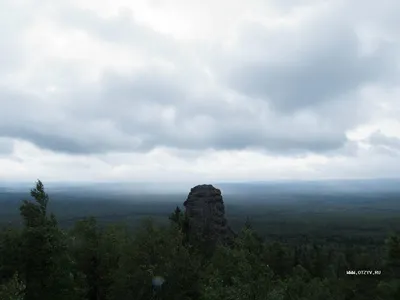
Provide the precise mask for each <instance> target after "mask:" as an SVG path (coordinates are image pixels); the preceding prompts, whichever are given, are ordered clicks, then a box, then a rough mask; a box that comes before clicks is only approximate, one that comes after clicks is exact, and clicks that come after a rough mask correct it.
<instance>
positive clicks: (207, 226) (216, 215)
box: [183, 184, 235, 242]
mask: <svg viewBox="0 0 400 300" xmlns="http://www.w3.org/2000/svg"><path fill="white" fill-rule="evenodd" d="M183 205H184V206H185V209H186V211H185V213H186V216H187V217H188V219H189V226H190V231H191V233H199V234H204V233H205V232H206V233H207V236H208V238H210V239H212V240H213V241H221V242H228V241H230V240H231V239H232V238H233V237H234V235H235V233H234V232H233V231H232V230H231V229H230V227H229V226H228V222H227V220H226V217H225V207H224V201H223V199H222V195H221V191H220V190H219V189H217V188H215V187H213V186H212V185H207V184H204V185H198V186H195V187H194V188H192V189H191V190H190V193H189V195H188V197H187V200H186V201H185V202H184V204H183Z"/></svg>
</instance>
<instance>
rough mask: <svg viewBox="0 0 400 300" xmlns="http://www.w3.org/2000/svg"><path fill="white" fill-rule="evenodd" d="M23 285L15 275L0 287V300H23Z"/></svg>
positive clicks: (16, 274)
mask: <svg viewBox="0 0 400 300" xmlns="http://www.w3.org/2000/svg"><path fill="white" fill-rule="evenodd" d="M24 290H25V284H24V283H23V282H22V280H21V279H20V278H19V276H18V273H15V274H14V275H13V276H12V277H11V278H10V279H9V280H8V281H7V282H6V283H4V284H2V285H0V299H1V300H23V299H24V296H25V295H24Z"/></svg>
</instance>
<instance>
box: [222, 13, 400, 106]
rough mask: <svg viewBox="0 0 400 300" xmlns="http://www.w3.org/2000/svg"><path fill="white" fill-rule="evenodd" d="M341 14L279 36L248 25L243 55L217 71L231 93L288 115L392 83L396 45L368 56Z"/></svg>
mask: <svg viewBox="0 0 400 300" xmlns="http://www.w3.org/2000/svg"><path fill="white" fill-rule="evenodd" d="M341 13H342V14H343V13H345V12H343V10H340V11H339V12H335V11H333V12H332V13H331V14H329V15H328V16H327V19H324V20H321V19H320V18H317V21H318V22H315V21H310V22H309V24H306V25H308V26H304V28H303V27H301V28H300V29H297V28H296V29H293V28H291V29H290V30H283V31H282V32H279V34H277V33H276V32H275V31H273V32H270V31H269V30H268V29H267V28H265V27H264V26H262V25H260V24H251V25H249V26H247V27H246V28H245V29H244V30H243V33H242V35H241V36H240V39H239V41H238V42H237V45H238V48H239V49H240V50H239V52H240V57H244V55H245V53H248V57H247V58H244V59H237V57H236V56H234V57H232V58H230V59H229V58H228V60H227V61H226V62H225V64H226V66H225V70H224V69H223V68H220V69H218V70H216V72H219V73H221V76H222V80H223V81H224V82H226V83H227V84H228V85H229V86H230V87H231V88H232V89H235V90H237V91H239V92H240V93H243V94H246V95H249V96H252V97H257V98H261V99H264V100H265V101H267V102H268V103H269V104H270V105H271V107H273V109H276V110H277V111H280V112H282V113H289V114H290V113H293V112H295V111H297V110H302V109H316V108H318V106H320V105H321V104H324V103H325V102H329V101H337V100H338V99H340V98H342V97H343V96H345V95H348V94H349V93H352V92H354V91H356V90H357V89H359V88H361V87H363V86H366V85H368V84H382V83H385V84H386V83H391V84H393V83H394V82H393V78H396V74H397V75H398V74H399V73H398V65H397V61H398V55H397V53H398V50H399V45H398V44H397V43H395V42H388V41H382V42H380V43H379V45H377V47H376V49H374V51H372V52H371V53H362V52H361V50H360V49H361V48H362V46H363V45H362V42H361V41H360V38H359V36H358V35H357V32H356V29H357V28H356V27H355V24H354V20H348V18H346V17H344V18H343V17H341V16H342V14H341ZM352 21H353V22H352ZM396 42H397V41H396ZM228 57H229V56H228ZM354 100H357V99H353V101H354Z"/></svg>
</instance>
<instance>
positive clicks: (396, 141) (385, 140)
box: [368, 131, 400, 156]
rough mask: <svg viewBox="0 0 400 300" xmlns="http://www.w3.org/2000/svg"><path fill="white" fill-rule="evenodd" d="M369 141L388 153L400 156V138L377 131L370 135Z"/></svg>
mask: <svg viewBox="0 0 400 300" xmlns="http://www.w3.org/2000/svg"><path fill="white" fill-rule="evenodd" d="M368 142H369V143H370V144H371V145H372V146H374V147H377V148H378V149H379V150H381V151H384V152H385V153H387V154H390V155H393V156H400V138H397V137H393V136H387V135H385V134H383V133H382V132H380V131H376V132H374V133H373V134H371V135H370V136H369V138H368Z"/></svg>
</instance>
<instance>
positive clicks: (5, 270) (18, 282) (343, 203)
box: [0, 181, 400, 300]
mask: <svg viewBox="0 0 400 300" xmlns="http://www.w3.org/2000/svg"><path fill="white" fill-rule="evenodd" d="M268 197H269V198H268ZM184 200H185V195H183V194H176V195H174V194H169V195H162V194H159V195H151V194H146V195H136V196H134V197H133V196H131V195H124V194H122V193H119V194H118V193H115V194H113V195H110V194H105V193H100V192H99V193H85V192H84V191H81V192H78V191H74V190H71V191H63V192H60V191H54V193H51V195H50V196H49V195H48V194H47V192H46V190H45V188H44V186H43V184H42V183H41V182H40V181H38V182H37V183H36V186H35V187H34V188H33V189H32V190H31V192H30V194H29V192H28V191H27V192H26V193H21V192H15V191H13V192H10V191H6V190H0V224H1V227H2V230H1V233H0V299H1V300H3V299H4V300H17V299H25V300H58V299H60V300H64V299H65V300H74V299H77V300H78V299H79V300H84V299H87V300H114V299H115V300H125V299H126V300H128V299H129V300H131V299H135V300H141V299H146V300H147V299H165V300H167V299H171V300H172V299H174V300H195V299H201V300H225V299H226V300H234V299H235V300H250V299H252V300H253V299H254V300H317V299H318V300H319V299H323V300H341V299H343V300H344V299H349V300H350V299H351V300H372V299H373V300H375V299H377V300H379V299H380V300H399V299H400V236H399V233H400V201H399V200H400V193H398V192H387V193H385V192H382V191H380V192H379V193H374V194H371V193H359V192H358V193H347V194H329V193H325V194H323V193H319V192H316V193H313V192H312V190H311V191H309V192H308V193H298V194H296V193H291V194H290V193H289V194H288V193H286V194H285V193H282V194H279V193H276V194H274V196H273V197H272V196H271V195H265V194H263V193H257V194H254V195H251V194H248V195H235V194H229V195H227V196H226V197H224V200H225V205H226V213H227V219H228V221H229V224H230V225H231V227H232V228H233V229H234V230H235V231H236V232H237V233H238V236H237V237H236V238H235V240H234V242H233V243H232V244H230V245H222V244H217V245H214V244H211V243H210V242H209V240H208V239H207V236H206V235H205V234H204V235H198V236H192V235H190V234H189V233H188V230H187V226H186V225H187V219H186V217H185V214H184V213H183V208H182V207H181V205H182V203H183V201H184Z"/></svg>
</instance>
